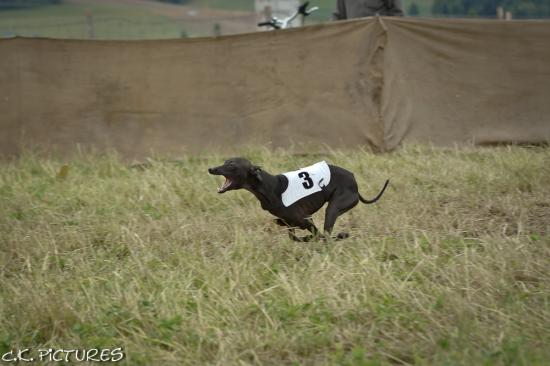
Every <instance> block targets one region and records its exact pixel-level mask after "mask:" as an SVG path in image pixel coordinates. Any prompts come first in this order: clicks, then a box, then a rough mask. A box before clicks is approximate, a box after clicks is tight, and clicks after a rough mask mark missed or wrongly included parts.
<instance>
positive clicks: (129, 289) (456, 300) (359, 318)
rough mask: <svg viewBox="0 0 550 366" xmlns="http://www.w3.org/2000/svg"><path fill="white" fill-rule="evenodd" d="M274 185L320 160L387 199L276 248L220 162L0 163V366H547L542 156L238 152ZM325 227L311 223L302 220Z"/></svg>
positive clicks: (508, 152) (212, 158) (548, 251)
mask: <svg viewBox="0 0 550 366" xmlns="http://www.w3.org/2000/svg"><path fill="white" fill-rule="evenodd" d="M242 154H243V155H245V156H248V157H249V158H251V159H252V160H253V161H254V162H256V163H259V164H261V165H262V166H263V167H264V168H266V169H267V170H268V171H271V172H281V171H288V170H292V169H294V168H297V167H299V166H303V165H309V164H311V163H313V162H316V161H318V160H321V159H326V160H328V161H329V162H331V163H333V164H337V165H341V166H344V167H347V168H349V169H350V170H352V171H354V172H355V175H356V177H357V179H358V181H359V186H360V190H361V192H362V193H364V195H366V196H372V195H374V194H375V193H376V192H378V190H379V188H380V186H381V185H382V183H383V182H384V180H385V179H386V178H391V181H392V183H391V185H390V187H389V189H388V190H387V192H386V194H385V195H384V197H383V198H382V200H381V201H380V202H379V203H378V204H376V205H371V206H365V205H361V206H358V207H357V208H355V209H354V210H353V211H351V212H350V213H348V214H346V215H345V216H343V217H342V218H341V219H339V221H338V222H337V227H336V229H337V230H339V229H340V230H341V229H346V230H347V231H350V232H351V233H352V238H350V239H348V240H345V241H341V242H331V243H322V242H319V243H310V244H301V243H294V242H291V241H290V240H289V239H288V238H287V236H286V234H285V232H284V231H282V230H281V229H280V228H279V227H277V226H276V225H274V224H273V223H272V218H271V216H270V215H269V214H268V213H267V212H264V211H262V210H261V208H260V207H259V204H258V202H257V201H256V200H255V199H254V198H253V196H252V195H251V194H249V193H248V192H228V193H226V194H224V195H218V194H217V193H216V188H217V186H219V185H220V183H221V182H220V179H219V177H214V176H210V175H208V174H207V173H206V169H207V167H209V166H213V165H215V164H218V163H220V162H221V161H223V158H224V156H221V155H208V156H188V157H185V158H184V159H183V160H181V161H177V162H174V161H172V162H167V161H163V160H160V159H157V160H151V161H150V164H149V165H148V166H147V167H146V168H145V169H135V168H129V167H128V166H127V165H125V164H124V163H122V162H121V160H120V159H118V158H117V157H116V156H114V155H109V156H99V155H92V156H86V155H83V156H81V157H78V158H75V159H73V160H71V161H70V162H69V163H68V165H69V169H68V172H67V171H66V173H67V174H66V176H65V175H64V174H63V173H62V174H59V172H60V169H61V167H62V165H63V164H64V163H65V162H63V161H61V160H59V159H56V158H39V157H37V156H36V155H34V154H28V155H27V156H24V157H21V158H19V159H18V160H16V161H13V162H9V163H7V162H4V163H0V352H2V353H3V352H6V351H7V350H9V349H13V348H32V349H36V348H40V347H54V348H65V349H67V348H93V347H106V348H109V347H110V348H113V347H117V346H121V347H124V349H125V353H126V362H127V363H128V364H131V365H152V364H163V365H169V364H173V365H201V364H213V365H248V364H250V365H379V364H380V365H384V364H418V365H431V364H438V365H442V364H448V365H481V364H486V365H521V364H523V365H537V364H539V365H542V364H548V362H549V361H550V351H549V349H550V348H549V344H550V332H549V329H550V328H549V327H550V324H549V320H548V319H550V308H549V300H550V297H549V289H550V278H549V277H550V276H549V264H550V260H549V259H550V246H549V244H550V220H549V217H550V150H549V149H547V148H519V147H514V148H504V147H500V148H491V149H435V148H429V147H408V148H405V149H403V150H401V151H399V152H396V153H393V154H386V155H373V154H371V153H369V152H367V151H361V150H352V151H346V152H339V151H333V152H329V153H327V154H326V155H322V156H310V157H305V156H297V155H292V154H290V153H288V152H285V151H277V152H269V151H267V150H262V149H246V150H244V151H242ZM315 220H316V222H317V223H318V224H319V225H318V226H322V225H320V224H321V223H322V221H321V220H322V214H320V215H319V216H316V217H315Z"/></svg>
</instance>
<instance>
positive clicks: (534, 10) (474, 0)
mask: <svg viewBox="0 0 550 366" xmlns="http://www.w3.org/2000/svg"><path fill="white" fill-rule="evenodd" d="M497 7H502V8H504V9H505V10H506V11H510V12H512V14H513V15H514V17H516V18H544V17H550V0H434V2H433V5H432V13H433V14H434V15H443V16H473V17H494V16H495V15H496V9H497Z"/></svg>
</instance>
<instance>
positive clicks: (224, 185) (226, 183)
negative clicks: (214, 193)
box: [218, 177, 231, 192]
mask: <svg viewBox="0 0 550 366" xmlns="http://www.w3.org/2000/svg"><path fill="white" fill-rule="evenodd" d="M224 178H225V182H224V183H223V186H221V187H220V188H218V192H222V191H224V190H225V189H226V188H228V187H229V186H230V185H231V179H229V178H227V177H224Z"/></svg>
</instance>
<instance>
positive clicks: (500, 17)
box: [497, 6, 504, 20]
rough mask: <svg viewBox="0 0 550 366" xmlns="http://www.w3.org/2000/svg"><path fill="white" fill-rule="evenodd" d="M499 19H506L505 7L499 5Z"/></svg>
mask: <svg viewBox="0 0 550 366" xmlns="http://www.w3.org/2000/svg"><path fill="white" fill-rule="evenodd" d="M497 19H500V20H502V19H504V8H503V7H502V6H499V7H497Z"/></svg>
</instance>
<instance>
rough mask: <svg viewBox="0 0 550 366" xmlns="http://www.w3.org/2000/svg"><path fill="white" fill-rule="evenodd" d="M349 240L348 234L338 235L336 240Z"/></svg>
mask: <svg viewBox="0 0 550 366" xmlns="http://www.w3.org/2000/svg"><path fill="white" fill-rule="evenodd" d="M347 238H349V233H338V235H336V240H343V239H347Z"/></svg>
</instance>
